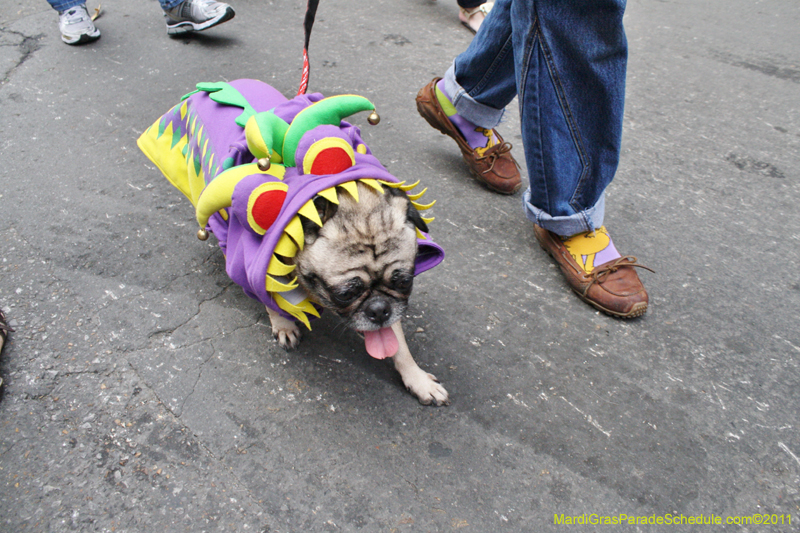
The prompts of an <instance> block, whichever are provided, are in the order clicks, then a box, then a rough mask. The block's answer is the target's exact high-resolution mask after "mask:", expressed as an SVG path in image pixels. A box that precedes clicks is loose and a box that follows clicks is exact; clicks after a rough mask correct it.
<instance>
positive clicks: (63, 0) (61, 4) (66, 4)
mask: <svg viewBox="0 0 800 533" xmlns="http://www.w3.org/2000/svg"><path fill="white" fill-rule="evenodd" d="M158 1H159V2H160V3H161V9H163V10H164V11H166V10H167V9H171V8H173V7H175V6H177V5H178V4H180V3H181V2H183V0H158ZM47 3H48V4H50V6H51V7H52V8H53V9H55V10H56V11H58V12H59V13H63V12H64V11H66V10H67V9H70V8H72V7H75V6H79V5H82V4H85V3H86V0H47Z"/></svg>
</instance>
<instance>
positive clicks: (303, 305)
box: [297, 299, 319, 318]
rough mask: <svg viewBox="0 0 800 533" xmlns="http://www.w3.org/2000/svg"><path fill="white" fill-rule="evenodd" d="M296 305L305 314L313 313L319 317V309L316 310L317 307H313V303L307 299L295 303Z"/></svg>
mask: <svg viewBox="0 0 800 533" xmlns="http://www.w3.org/2000/svg"><path fill="white" fill-rule="evenodd" d="M297 307H299V308H300V309H302V310H303V311H304V312H305V313H306V314H307V315H314V316H315V317H317V318H319V311H317V308H316V307H314V304H312V303H311V302H309V301H308V299H305V300H303V301H302V302H300V303H299V304H297Z"/></svg>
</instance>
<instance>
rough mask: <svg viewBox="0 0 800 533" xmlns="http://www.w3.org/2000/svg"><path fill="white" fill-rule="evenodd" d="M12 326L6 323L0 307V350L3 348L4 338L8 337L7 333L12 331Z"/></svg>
mask: <svg viewBox="0 0 800 533" xmlns="http://www.w3.org/2000/svg"><path fill="white" fill-rule="evenodd" d="M13 331H14V328H12V327H11V326H9V325H8V322H6V315H4V314H3V310H2V309H0V340H2V341H3V342H2V343H0V350H2V349H3V345H4V344H5V343H6V339H7V338H8V334H9V333H12V332H13Z"/></svg>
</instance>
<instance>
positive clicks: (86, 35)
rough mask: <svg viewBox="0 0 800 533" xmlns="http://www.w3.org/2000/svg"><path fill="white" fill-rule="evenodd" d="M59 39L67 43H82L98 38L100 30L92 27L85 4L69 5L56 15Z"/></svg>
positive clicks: (92, 23)
mask: <svg viewBox="0 0 800 533" xmlns="http://www.w3.org/2000/svg"><path fill="white" fill-rule="evenodd" d="M58 29H60V30H61V40H62V41H64V42H65V43H67V44H84V43H90V42H92V41H96V40H97V39H99V38H100V30H98V29H97V28H95V27H94V22H92V17H91V16H89V11H87V10H86V4H81V5H79V6H75V7H71V8H69V9H67V10H66V11H64V12H62V13H61V14H59V16H58Z"/></svg>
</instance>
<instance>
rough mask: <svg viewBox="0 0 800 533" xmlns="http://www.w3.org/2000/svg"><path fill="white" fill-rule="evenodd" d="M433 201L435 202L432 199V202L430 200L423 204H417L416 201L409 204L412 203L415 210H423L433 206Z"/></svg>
mask: <svg viewBox="0 0 800 533" xmlns="http://www.w3.org/2000/svg"><path fill="white" fill-rule="evenodd" d="M435 203H436V200H434V201H432V202H431V203H429V204H425V205H423V204H418V203H417V202H411V205H413V206H414V207H416V208H417V211H425V210H426V209H430V208H431V207H433V204H435Z"/></svg>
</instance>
